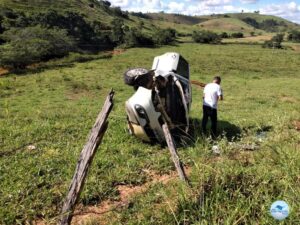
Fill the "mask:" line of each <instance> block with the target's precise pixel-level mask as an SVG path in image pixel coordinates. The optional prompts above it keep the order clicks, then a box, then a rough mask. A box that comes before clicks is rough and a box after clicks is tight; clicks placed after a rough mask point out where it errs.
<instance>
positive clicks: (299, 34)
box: [287, 30, 300, 42]
mask: <svg viewBox="0 0 300 225" xmlns="http://www.w3.org/2000/svg"><path fill="white" fill-rule="evenodd" d="M287 39H288V40H289V41H293V42H300V31H297V30H293V31H291V32H290V33H289V35H288V37H287Z"/></svg>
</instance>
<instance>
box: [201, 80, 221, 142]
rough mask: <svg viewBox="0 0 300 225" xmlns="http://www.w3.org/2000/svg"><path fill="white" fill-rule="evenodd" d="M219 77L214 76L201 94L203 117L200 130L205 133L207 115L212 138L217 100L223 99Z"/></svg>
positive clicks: (215, 120)
mask: <svg viewBox="0 0 300 225" xmlns="http://www.w3.org/2000/svg"><path fill="white" fill-rule="evenodd" d="M220 84H221V77H219V76H216V77H214V79H213V82H212V83H209V84H207V85H206V86H205V88H204V91H203V93H204V96H203V119H202V130H203V132H204V133H206V124H207V121H208V117H210V120H211V132H212V136H213V138H215V137H216V135H217V118H218V117H217V106H218V101H219V100H223V93H222V89H221V86H220Z"/></svg>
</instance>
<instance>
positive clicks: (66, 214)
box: [60, 90, 114, 225]
mask: <svg viewBox="0 0 300 225" xmlns="http://www.w3.org/2000/svg"><path fill="white" fill-rule="evenodd" d="M113 97H114V91H113V90H112V91H111V92H110V93H109V95H108V96H107V97H106V100H105V103H104V106H103V108H102V110H101V112H100V113H99V115H98V117H97V119H96V122H95V124H94V126H93V128H92V130H91V132H90V135H89V138H88V141H87V143H86V144H85V146H84V148H83V149H82V152H81V154H80V157H79V160H78V163H77V166H76V170H75V173H74V176H73V179H72V182H71V185H70V188H69V192H68V195H67V197H66V199H65V201H64V204H63V208H62V212H61V220H60V224H61V225H67V224H70V223H71V220H72V216H73V211H74V208H75V204H76V202H77V200H78V198H79V196H80V192H81V190H82V187H83V185H84V181H85V178H86V176H87V173H88V170H89V167H90V165H91V163H92V161H93V158H94V155H95V153H96V150H97V148H98V146H99V145H100V144H101V141H102V138H103V136H104V134H105V131H106V129H107V126H108V122H107V118H108V116H109V113H110V112H111V110H112V107H113Z"/></svg>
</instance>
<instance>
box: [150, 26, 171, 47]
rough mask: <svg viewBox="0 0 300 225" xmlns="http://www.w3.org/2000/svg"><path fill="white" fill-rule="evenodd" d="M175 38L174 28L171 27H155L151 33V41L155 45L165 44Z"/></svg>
mask: <svg viewBox="0 0 300 225" xmlns="http://www.w3.org/2000/svg"><path fill="white" fill-rule="evenodd" d="M175 39H176V30H174V29H172V28H168V29H157V30H156V32H155V33H154V35H153V41H154V43H155V44H157V45H167V44H170V43H172V42H174V41H175Z"/></svg>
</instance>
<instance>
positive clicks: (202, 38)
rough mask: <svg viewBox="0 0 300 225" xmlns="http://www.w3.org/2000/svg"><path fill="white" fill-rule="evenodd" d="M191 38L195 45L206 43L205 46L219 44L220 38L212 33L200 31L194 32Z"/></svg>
mask: <svg viewBox="0 0 300 225" xmlns="http://www.w3.org/2000/svg"><path fill="white" fill-rule="evenodd" d="M192 38H193V40H194V41H195V42H197V43H207V44H219V43H220V42H221V40H222V38H221V37H220V36H219V35H218V34H217V33H214V32H211V31H207V30H202V31H194V32H193V34H192Z"/></svg>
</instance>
